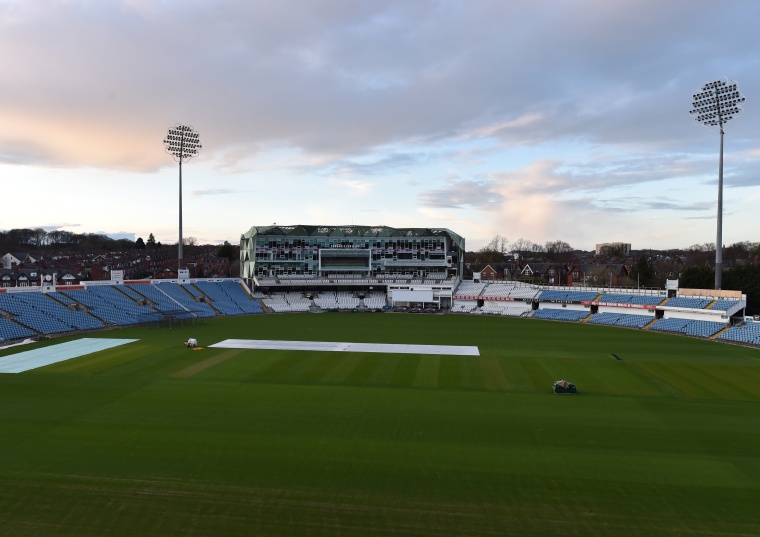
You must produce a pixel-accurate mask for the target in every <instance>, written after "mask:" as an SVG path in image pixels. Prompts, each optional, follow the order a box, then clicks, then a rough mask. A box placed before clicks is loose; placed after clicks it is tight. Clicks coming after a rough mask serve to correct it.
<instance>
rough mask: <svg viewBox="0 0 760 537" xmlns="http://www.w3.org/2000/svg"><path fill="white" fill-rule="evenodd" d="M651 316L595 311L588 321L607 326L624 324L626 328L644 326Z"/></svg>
mask: <svg viewBox="0 0 760 537" xmlns="http://www.w3.org/2000/svg"><path fill="white" fill-rule="evenodd" d="M652 319H653V317H648V316H646V315H628V314H625V313H608V312H604V313H597V314H595V315H593V316H592V317H591V318H590V319H589V320H588V322H589V323H591V324H603V325H608V326H625V327H628V328H644V327H645V326H646V325H647V324H649V323H650V322H651V321H652Z"/></svg>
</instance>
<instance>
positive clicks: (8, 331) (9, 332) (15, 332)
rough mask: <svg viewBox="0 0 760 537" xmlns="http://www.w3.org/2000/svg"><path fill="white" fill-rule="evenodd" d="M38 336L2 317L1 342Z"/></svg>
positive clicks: (0, 319)
mask: <svg viewBox="0 0 760 537" xmlns="http://www.w3.org/2000/svg"><path fill="white" fill-rule="evenodd" d="M36 335H37V334H35V333H34V332H32V331H31V330H29V329H28V328H26V327H25V326H21V325H20V324H17V323H14V322H13V321H11V320H9V319H5V318H3V317H0V342H2V341H9V340H11V339H21V338H25V337H34V336H36Z"/></svg>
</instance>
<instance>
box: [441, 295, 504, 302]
mask: <svg viewBox="0 0 760 537" xmlns="http://www.w3.org/2000/svg"><path fill="white" fill-rule="evenodd" d="M454 298H455V299H458V300H496V301H500V302H514V301H515V299H514V298H512V297H511V296H479V295H454Z"/></svg>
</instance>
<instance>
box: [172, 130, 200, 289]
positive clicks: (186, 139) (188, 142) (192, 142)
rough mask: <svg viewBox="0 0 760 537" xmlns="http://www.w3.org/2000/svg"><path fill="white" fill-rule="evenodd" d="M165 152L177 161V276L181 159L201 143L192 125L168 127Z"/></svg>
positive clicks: (191, 154) (180, 237)
mask: <svg viewBox="0 0 760 537" xmlns="http://www.w3.org/2000/svg"><path fill="white" fill-rule="evenodd" d="M164 147H165V148H166V152H167V153H169V154H170V155H172V156H173V157H174V160H176V161H177V162H178V163H179V244H178V249H177V276H179V271H180V269H181V268H182V161H186V160H190V159H191V158H193V157H195V156H197V155H198V153H199V152H200V150H201V147H202V146H201V144H200V141H199V138H198V133H197V132H195V131H194V130H193V128H192V127H189V126H187V125H180V124H179V123H178V124H177V125H175V126H174V127H173V128H170V129H169V130H168V131H167V133H166V138H164Z"/></svg>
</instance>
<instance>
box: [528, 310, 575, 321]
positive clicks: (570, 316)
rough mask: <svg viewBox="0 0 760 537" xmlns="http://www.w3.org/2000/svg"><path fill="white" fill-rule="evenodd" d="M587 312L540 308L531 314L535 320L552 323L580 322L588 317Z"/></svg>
mask: <svg viewBox="0 0 760 537" xmlns="http://www.w3.org/2000/svg"><path fill="white" fill-rule="evenodd" d="M588 315H589V312H588V311H585V310H567V309H554V308H540V309H537V310H536V311H534V312H533V317H535V318H536V319H549V320H553V321H580V320H581V319H584V318H586V317H588Z"/></svg>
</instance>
